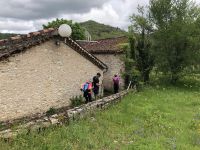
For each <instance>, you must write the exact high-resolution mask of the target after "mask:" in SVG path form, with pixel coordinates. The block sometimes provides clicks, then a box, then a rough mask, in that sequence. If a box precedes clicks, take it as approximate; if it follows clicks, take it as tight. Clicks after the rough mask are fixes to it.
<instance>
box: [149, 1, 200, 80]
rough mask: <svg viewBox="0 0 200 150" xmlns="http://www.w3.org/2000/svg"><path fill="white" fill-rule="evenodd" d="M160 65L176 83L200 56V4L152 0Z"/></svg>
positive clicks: (155, 44) (155, 38) (157, 62)
mask: <svg viewBox="0 0 200 150" xmlns="http://www.w3.org/2000/svg"><path fill="white" fill-rule="evenodd" d="M149 9H150V14H151V21H152V22H153V24H154V28H155V32H154V33H153V39H154V42H153V49H154V56H155V62H156V66H157V67H158V68H159V69H160V70H161V71H163V72H164V73H166V74H169V75H170V77H171V82H172V83H175V82H176V81H177V80H178V79H179V78H180V75H181V72H182V71H183V70H184V69H185V68H186V67H188V66H190V65H192V64H195V63H196V60H199V47H200V45H199V40H200V29H199V27H200V22H199V20H200V16H199V8H198V7H197V6H196V5H195V4H194V3H192V2H191V1H190V0H150V7H149Z"/></svg>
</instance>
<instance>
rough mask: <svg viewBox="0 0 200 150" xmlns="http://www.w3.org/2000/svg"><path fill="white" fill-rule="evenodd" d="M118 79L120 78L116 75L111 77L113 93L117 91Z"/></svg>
mask: <svg viewBox="0 0 200 150" xmlns="http://www.w3.org/2000/svg"><path fill="white" fill-rule="evenodd" d="M119 80H120V78H119V77H118V76H117V75H115V76H114V77H113V89H114V93H115V94H116V93H118V92H119Z"/></svg>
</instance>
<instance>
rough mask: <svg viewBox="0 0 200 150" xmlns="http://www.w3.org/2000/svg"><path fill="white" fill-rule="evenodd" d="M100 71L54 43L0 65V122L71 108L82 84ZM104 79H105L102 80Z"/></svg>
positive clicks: (73, 52) (47, 43) (90, 63)
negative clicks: (55, 109)
mask: <svg viewBox="0 0 200 150" xmlns="http://www.w3.org/2000/svg"><path fill="white" fill-rule="evenodd" d="M97 72H100V73H101V74H102V75H103V72H102V70H101V69H99V68H98V67H97V66H95V65H94V64H93V63H92V62H90V61H89V60H87V59H86V58H84V57H83V56H81V55H80V54H79V53H77V52H76V51H74V50H73V49H71V48H70V47H68V46H67V45H65V44H64V43H61V45H60V46H56V45H55V42H54V41H53V40H51V41H49V42H45V43H43V44H41V45H39V46H35V47H32V48H31V49H29V50H27V51H26V52H24V53H20V54H16V55H15V56H14V57H9V60H8V61H1V62H0V91H1V94H0V110H1V113H0V121H3V120H8V119H15V118H18V117H22V116H26V115H31V114H35V113H41V112H44V111H47V110H48V109H49V108H50V107H56V108H57V107H63V106H67V105H69V99H70V98H71V97H73V96H76V95H80V94H82V93H81V92H80V85H81V83H83V82H85V81H86V80H88V79H92V77H93V76H94V75H95V74H96V73H97ZM102 78H103V77H102Z"/></svg>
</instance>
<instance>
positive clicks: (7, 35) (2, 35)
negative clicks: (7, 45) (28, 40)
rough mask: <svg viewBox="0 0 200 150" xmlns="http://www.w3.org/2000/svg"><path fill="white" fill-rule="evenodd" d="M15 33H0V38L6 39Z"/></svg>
mask: <svg viewBox="0 0 200 150" xmlns="http://www.w3.org/2000/svg"><path fill="white" fill-rule="evenodd" d="M16 35H17V34H11V33H0V40H2V39H7V38H9V37H12V36H16Z"/></svg>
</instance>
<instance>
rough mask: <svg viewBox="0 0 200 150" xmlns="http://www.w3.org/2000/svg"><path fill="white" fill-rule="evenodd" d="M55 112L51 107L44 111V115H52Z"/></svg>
mask: <svg viewBox="0 0 200 150" xmlns="http://www.w3.org/2000/svg"><path fill="white" fill-rule="evenodd" d="M55 113H56V109H55V108H53V107H51V108H50V109H49V110H48V111H47V112H46V115H47V116H51V115H54V114H55Z"/></svg>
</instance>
